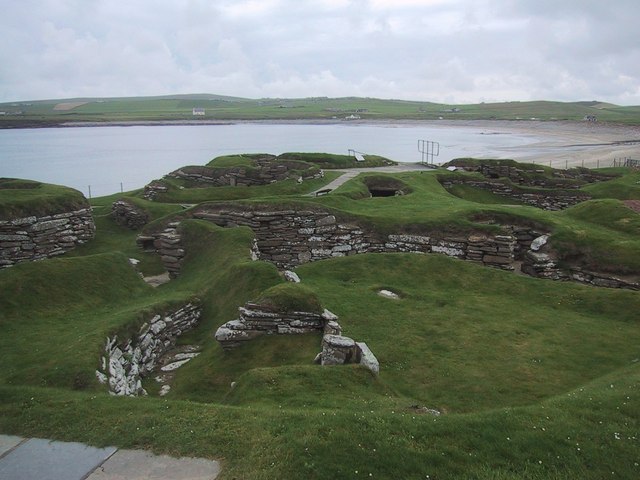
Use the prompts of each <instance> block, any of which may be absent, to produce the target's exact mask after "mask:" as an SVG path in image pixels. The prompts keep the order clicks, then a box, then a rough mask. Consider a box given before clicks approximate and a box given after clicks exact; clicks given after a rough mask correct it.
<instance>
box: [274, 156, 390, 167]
mask: <svg viewBox="0 0 640 480" xmlns="http://www.w3.org/2000/svg"><path fill="white" fill-rule="evenodd" d="M278 158H279V159H283V160H302V161H305V162H308V163H312V164H314V165H317V166H318V167H320V168H326V169H332V168H364V167H384V166H388V165H395V164H396V162H394V161H392V160H389V159H388V158H384V157H381V156H379V155H364V161H360V162H359V161H357V160H356V158H355V157H352V156H350V155H339V154H334V153H301V152H289V153H283V154H281V155H279V156H278Z"/></svg>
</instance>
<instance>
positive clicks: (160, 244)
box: [136, 222, 186, 278]
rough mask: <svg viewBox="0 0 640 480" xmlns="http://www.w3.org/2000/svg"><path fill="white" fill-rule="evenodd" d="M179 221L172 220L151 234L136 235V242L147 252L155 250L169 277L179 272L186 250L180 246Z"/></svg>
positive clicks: (173, 276) (174, 276) (175, 275)
mask: <svg viewBox="0 0 640 480" xmlns="http://www.w3.org/2000/svg"><path fill="white" fill-rule="evenodd" d="M179 226H180V223H179V222H172V223H169V224H168V225H167V228H165V229H164V230H163V231H161V232H159V233H156V234H153V235H138V237H137V238H136V243H137V244H138V246H139V247H140V248H142V249H143V250H145V251H147V252H157V253H158V254H159V255H160V259H161V260H162V263H163V264H164V267H165V268H166V269H167V272H169V276H170V277H171V278H176V277H177V276H178V275H179V274H180V268H181V266H182V259H183V258H184V256H185V254H186V252H185V249H184V248H183V246H182V236H181V235H180V231H179V230H178V227H179Z"/></svg>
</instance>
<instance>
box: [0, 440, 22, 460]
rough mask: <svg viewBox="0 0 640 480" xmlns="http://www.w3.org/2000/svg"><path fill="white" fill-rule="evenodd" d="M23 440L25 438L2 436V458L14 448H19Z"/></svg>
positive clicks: (0, 453) (0, 448) (0, 443)
mask: <svg viewBox="0 0 640 480" xmlns="http://www.w3.org/2000/svg"><path fill="white" fill-rule="evenodd" d="M23 440H24V438H22V437H14V436H13V435H0V458H2V456H3V455H4V454H5V453H7V452H9V451H10V450H11V449H12V448H15V447H17V446H18V445H19V444H20V442H22V441H23Z"/></svg>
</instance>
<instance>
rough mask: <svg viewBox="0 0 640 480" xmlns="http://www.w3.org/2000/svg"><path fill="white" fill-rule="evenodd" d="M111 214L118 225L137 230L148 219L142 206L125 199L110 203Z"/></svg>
mask: <svg viewBox="0 0 640 480" xmlns="http://www.w3.org/2000/svg"><path fill="white" fill-rule="evenodd" d="M111 216H112V217H113V219H114V220H115V222H116V223H117V224H118V225H122V226H124V227H127V228H130V229H132V230H138V229H140V228H142V227H144V226H145V225H146V224H147V222H148V221H149V215H148V214H147V212H145V211H144V210H143V209H142V208H140V207H138V206H136V205H134V204H133V203H131V202H128V201H126V200H117V201H115V202H113V204H112V205H111Z"/></svg>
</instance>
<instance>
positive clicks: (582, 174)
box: [450, 159, 613, 189]
mask: <svg viewBox="0 0 640 480" xmlns="http://www.w3.org/2000/svg"><path fill="white" fill-rule="evenodd" d="M450 163H451V164H452V165H455V166H456V167H458V168H461V169H463V170H465V171H467V172H479V173H480V174H481V175H482V176H483V177H485V178H489V179H492V178H493V179H495V178H508V179H509V180H511V181H512V182H513V183H515V184H518V185H527V186H530V187H540V188H563V189H576V188H580V187H581V186H582V185H584V184H586V183H595V182H603V181H607V180H611V179H612V178H613V177H612V176H611V175H605V174H602V173H598V172H595V171H593V170H591V169H587V168H572V169H569V170H559V169H556V170H554V171H553V177H548V176H545V175H544V174H545V170H544V169H539V170H533V171H532V170H525V169H523V168H521V167H520V166H518V165H508V164H500V162H496V161H494V160H489V161H486V162H484V163H480V164H465V161H464V159H459V160H453V161H452V162H450Z"/></svg>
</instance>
